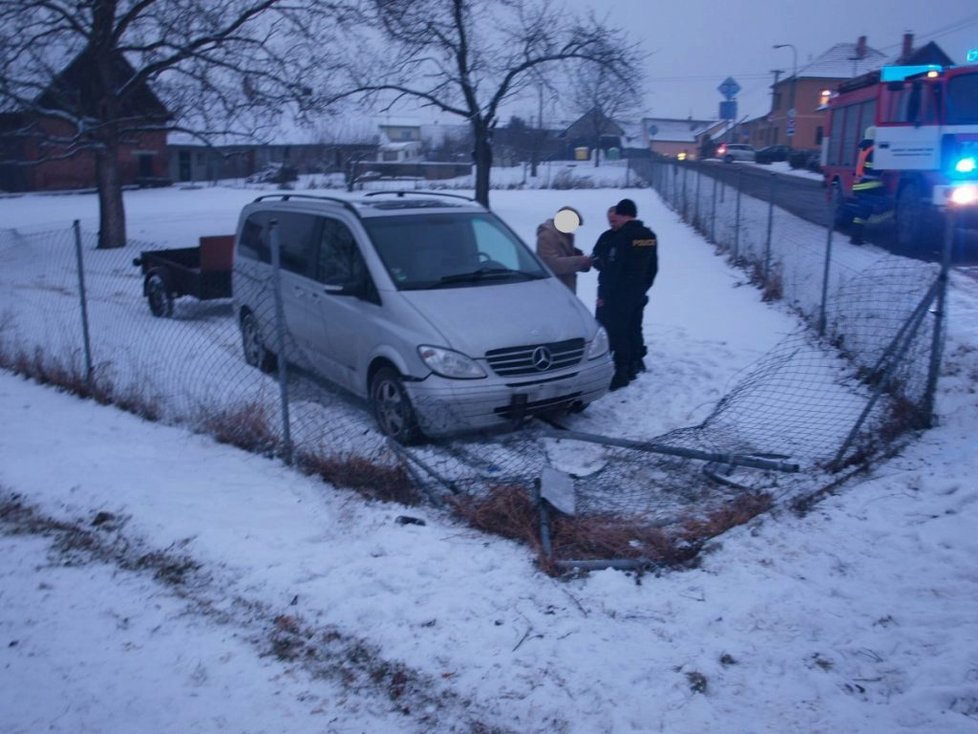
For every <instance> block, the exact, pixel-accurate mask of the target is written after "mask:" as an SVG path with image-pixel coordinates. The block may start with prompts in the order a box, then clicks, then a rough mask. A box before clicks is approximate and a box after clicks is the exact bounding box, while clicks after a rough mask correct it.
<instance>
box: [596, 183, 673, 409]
mask: <svg viewBox="0 0 978 734" xmlns="http://www.w3.org/2000/svg"><path fill="white" fill-rule="evenodd" d="M637 217H638V209H637V207H636V206H635V202H634V201H632V200H631V199H622V200H621V201H619V202H618V204H616V205H615V218H616V220H617V223H618V228H617V229H616V230H614V233H613V234H612V235H610V237H609V239H608V240H607V241H606V242H603V243H602V245H603V252H602V253H601V257H600V261H601V262H600V265H601V271H600V274H599V277H598V293H599V296H600V298H601V308H600V309H599V311H600V317H599V321H601V323H602V324H603V325H604V327H605V329H606V330H607V331H608V338H609V340H610V342H611V351H612V357H613V358H614V362H615V373H614V376H613V377H612V379H611V389H612V390H618V389H619V388H622V387H625V385H627V384H628V383H629V382H631V381H632V380H633V379H634V378H635V375H636V374H637V371H638V370H639V369H640V368H639V364H641V363H642V356H643V354H642V352H643V350H644V345H643V343H642V337H641V333H642V331H641V330H642V311H643V309H644V308H645V304H646V303H647V301H648V299H647V298H646V295H645V294H646V292H647V291H648V290H649V288H651V287H652V283H653V282H654V281H655V276H656V274H657V273H658V270H659V253H658V241H657V240H656V236H655V233H654V232H653V231H652V230H651V229H649V228H648V227H646V226H645V225H644V224H643V223H642V221H641V220H640V219H637ZM636 332H637V338H636ZM642 367H643V368H644V365H642Z"/></svg>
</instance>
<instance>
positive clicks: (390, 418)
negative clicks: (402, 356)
mask: <svg viewBox="0 0 978 734" xmlns="http://www.w3.org/2000/svg"><path fill="white" fill-rule="evenodd" d="M370 406H371V408H372V409H373V413H374V417H375V418H376V419H377V425H378V426H380V430H381V432H382V433H383V434H384V435H385V436H390V437H391V438H393V439H394V440H395V441H397V442H398V443H400V444H404V445H409V444H413V443H417V442H418V441H420V440H421V437H422V434H421V430H420V429H419V428H418V419H417V416H416V415H415V412H414V407H413V406H412V405H411V401H410V400H409V399H408V396H407V392H406V391H405V390H404V383H403V382H402V381H401V376H400V375H399V374H398V373H397V370H395V369H394V368H393V367H381V368H380V369H379V370H377V372H376V373H375V374H374V376H373V378H371V380H370Z"/></svg>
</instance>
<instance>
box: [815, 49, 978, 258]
mask: <svg viewBox="0 0 978 734" xmlns="http://www.w3.org/2000/svg"><path fill="white" fill-rule="evenodd" d="M826 118H827V119H826V123H827V127H826V130H827V134H826V136H825V138H824V139H823V141H822V160H821V163H822V170H823V171H824V174H825V184H826V187H827V191H828V192H829V196H830V197H831V198H832V201H833V206H834V211H835V224H836V226H845V225H847V224H848V223H849V222H851V221H852V211H853V205H854V203H855V197H854V195H853V193H852V184H853V178H854V176H855V169H856V158H857V155H858V152H859V143H860V141H861V140H862V139H863V137H864V135H865V133H866V129H867V128H868V127H870V126H874V127H875V128H876V139H875V140H876V144H875V148H874V151H873V165H874V167H875V169H876V170H877V171H881V172H882V180H883V184H884V190H885V192H886V194H885V197H884V198H883V202H884V203H883V206H882V212H881V213H882V214H884V215H887V214H892V215H893V216H894V217H895V218H896V235H897V241H898V243H899V244H900V245H901V246H903V247H911V246H914V245H917V244H920V243H921V242H923V241H924V240H925V239H927V238H928V236H933V234H934V232H935V231H938V230H936V228H935V225H936V224H937V223H938V222H939V221H940V214H941V211H942V210H943V209H944V208H945V207H946V206H947V204H948V203H949V202H951V201H955V202H957V203H968V197H976V196H978V65H972V66H952V67H940V66H934V65H928V66H885V67H883V68H882V69H880V70H878V71H874V72H870V73H869V74H864V75H863V76H860V77H857V78H855V79H851V80H849V81H847V82H844V83H843V84H841V85H840V86H839V88H838V91H837V92H836V93H835V94H833V95H832V96H830V98H829V100H828V104H827V113H826ZM976 210H978V207H970V208H969V209H968V210H967V211H969V212H971V213H970V215H969V216H970V217H971V218H974V217H975V216H976V215H975V214H974V212H975V211H976ZM970 223H971V222H969V224H970Z"/></svg>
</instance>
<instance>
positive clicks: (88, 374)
mask: <svg viewBox="0 0 978 734" xmlns="http://www.w3.org/2000/svg"><path fill="white" fill-rule="evenodd" d="M72 229H74V231H75V259H76V260H77V261H78V293H79V297H80V298H81V319H82V340H83V342H84V346H85V384H86V385H88V388H89V389H91V388H92V341H91V338H90V336H89V333H88V298H87V297H86V295H85V263H84V260H83V259H82V243H81V228H80V225H79V223H78V220H77V219H76V220H75V222H74V224H73V225H72Z"/></svg>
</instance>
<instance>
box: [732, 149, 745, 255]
mask: <svg viewBox="0 0 978 734" xmlns="http://www.w3.org/2000/svg"><path fill="white" fill-rule="evenodd" d="M743 173H744V169H743V168H741V169H740V170H739V171H738V172H737V215H736V217H735V219H734V246H733V254H734V260H737V259H738V258H740V189H741V186H742V184H743V183H744V182H743Z"/></svg>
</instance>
